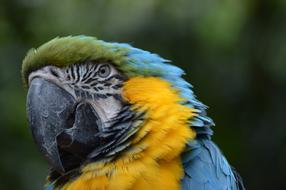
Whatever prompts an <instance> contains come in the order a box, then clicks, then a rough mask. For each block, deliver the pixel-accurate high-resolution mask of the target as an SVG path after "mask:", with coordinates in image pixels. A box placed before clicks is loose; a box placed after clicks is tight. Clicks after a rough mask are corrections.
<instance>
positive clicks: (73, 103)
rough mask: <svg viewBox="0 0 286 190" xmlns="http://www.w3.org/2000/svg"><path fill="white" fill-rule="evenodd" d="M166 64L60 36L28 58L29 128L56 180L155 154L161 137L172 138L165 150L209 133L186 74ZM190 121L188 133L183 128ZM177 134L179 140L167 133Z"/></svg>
mask: <svg viewBox="0 0 286 190" xmlns="http://www.w3.org/2000/svg"><path fill="white" fill-rule="evenodd" d="M168 62H169V61H168V60H165V59H163V58H161V57H159V56H158V55H156V54H152V53H150V52H147V51H143V50H140V49H137V48H134V47H132V46H130V45H128V44H123V43H108V42H104V41H101V40H98V39H96V38H94V37H87V36H68V37H62V38H55V39H53V40H51V41H49V42H47V43H46V44H44V45H42V46H40V47H39V48H37V49H32V50H30V51H29V52H28V54H27V56H26V57H25V59H24V61H23V67H22V76H23V80H24V83H25V85H26V86H27V88H28V95H27V112H28V118H29V125H30V129H31V131H32V135H33V137H34V139H35V142H36V144H37V145H38V147H39V149H40V150H41V152H42V153H43V155H44V156H45V158H46V159H47V160H48V162H49V164H50V165H51V167H52V170H53V172H54V174H55V176H59V175H63V174H66V173H69V172H71V171H73V170H75V169H77V168H81V167H82V166H84V165H88V164H89V163H93V162H96V161H104V162H110V161H112V160H115V159H116V158H118V157H120V156H121V155H123V154H127V153H130V152H132V153H136V152H140V151H143V150H148V151H149V152H148V153H149V154H152V150H151V149H150V147H151V148H152V146H159V145H158V143H161V145H160V146H161V147H163V146H164V142H163V137H164V136H170V139H169V140H167V141H166V143H169V144H168V145H166V147H167V146H168V147H169V148H170V149H172V148H173V147H172V146H174V147H176V146H177V145H176V143H177V142H180V141H182V144H185V143H187V140H188V139H189V138H194V136H195V135H205V136H208V135H210V134H211V130H210V129H209V126H210V125H212V121H211V119H209V118H208V117H207V116H206V113H205V109H206V106H204V105H203V104H202V103H201V102H199V101H198V100H197V99H196V98H195V96H194V94H193V92H192V89H191V85H190V84H189V83H187V82H186V81H185V80H184V79H183V78H182V75H183V74H184V72H183V71H182V70H181V69H180V68H178V67H176V66H173V65H170V64H169V63H168ZM161 121H165V122H166V123H168V125H169V126H170V127H164V126H167V125H163V124H162V123H161ZM186 123H187V124H188V126H191V127H188V129H183V127H181V128H180V124H181V125H185V124H186ZM162 125H163V126H162ZM175 126H176V127H175ZM175 133H178V134H179V133H180V134H181V136H178V138H177V137H176V136H174V135H173V136H171V135H170V134H175ZM151 138H152V139H153V140H150V139H151ZM174 138H175V141H176V142H175V141H174V140H173V141H174V143H173V144H174V145H173V144H171V145H170V143H171V142H172V139H174ZM148 139H149V141H148ZM147 141H148V143H146V142H147ZM139 145H140V146H139ZM148 148H149V149H148ZM178 149H179V150H178V151H182V149H183V146H182V147H179V148H178ZM172 151H175V148H174V149H173V150H172ZM154 152H155V151H154ZM156 154H159V153H158V151H157V153H156ZM160 154H161V156H163V155H164V156H165V157H167V156H166V155H167V154H166V152H165V153H164V151H161V153H160Z"/></svg>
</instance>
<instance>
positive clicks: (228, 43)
mask: <svg viewBox="0 0 286 190" xmlns="http://www.w3.org/2000/svg"><path fill="white" fill-rule="evenodd" d="M75 34H86V35H92V36H97V37H98V38H100V39H104V40H106V41H118V42H128V43H131V44H132V45H134V46H136V47H139V48H143V49H146V50H150V51H153V52H156V53H158V54H160V55H162V56H163V57H165V58H167V59H170V60H173V62H174V64H176V65H178V66H181V67H182V68H184V69H185V70H186V72H187V75H186V78H187V79H188V80H189V81H190V82H191V83H192V84H193V85H194V86H195V92H196V94H197V95H198V97H199V99H200V100H202V101H203V102H204V103H205V104H207V105H209V106H210V109H209V110H208V113H209V115H210V116H211V117H212V118H213V119H214V121H215V122H216V127H215V128H214V130H215V136H214V140H215V141H216V142H217V143H218V144H219V146H220V147H221V149H222V150H223V152H224V153H225V155H226V157H227V158H228V159H229V161H230V162H231V163H232V165H234V166H235V167H236V168H237V170H238V171H239V172H240V174H241V175H242V176H243V178H244V181H245V185H246V186H247V188H248V189H253V190H256V189H257V190H258V189H259V190H262V189H285V179H286V126H285V123H286V121H285V120H286V111H285V107H284V106H285V105H286V88H285V87H286V1H285V0H141V1H138V0H137V1H136V0H97V1H87V0H61V1H57V0H49V1H48V0H0V106H1V111H0V126H1V127H0V189H1V190H5V189H9V190H19V189H20V190H39V189H41V187H42V185H43V183H44V179H45V176H46V174H47V172H48V169H47V168H48V167H47V165H46V163H45V161H44V160H43V159H42V157H41V156H40V154H39V152H38V151H37V149H36V147H35V145H34V143H33V140H32V138H31V134H30V132H29V130H28V127H27V119H26V113H25V97H26V90H25V89H24V88H23V87H22V83H21V77H20V70H21V61H22V59H23V57H24V56H25V53H26V52H27V50H28V49H29V48H31V47H37V46H39V45H40V44H42V43H44V42H46V41H48V40H50V39H52V38H54V37H55V36H65V35H75ZM283 182H284V183H283Z"/></svg>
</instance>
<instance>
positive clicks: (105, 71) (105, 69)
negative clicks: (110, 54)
mask: <svg viewBox="0 0 286 190" xmlns="http://www.w3.org/2000/svg"><path fill="white" fill-rule="evenodd" d="M110 73H111V68H110V66H109V65H107V64H105V65H102V66H100V67H99V69H98V76H100V77H102V78H106V77H108V76H109V75H110Z"/></svg>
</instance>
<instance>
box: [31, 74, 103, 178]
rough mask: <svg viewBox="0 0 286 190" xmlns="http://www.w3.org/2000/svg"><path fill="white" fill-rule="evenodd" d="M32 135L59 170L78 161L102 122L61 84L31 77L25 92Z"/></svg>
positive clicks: (93, 142) (93, 143) (92, 143)
mask: <svg viewBox="0 0 286 190" xmlns="http://www.w3.org/2000/svg"><path fill="white" fill-rule="evenodd" d="M27 112H28V118H29V125H30V129H31V131H32V135H33V138H34V139H35V141H36V143H37V145H38V146H39V148H40V150H41V152H42V153H43V154H44V156H45V158H46V159H47V160H48V162H49V164H50V165H51V166H52V167H53V169H55V170H56V171H58V172H60V173H65V172H66V171H67V170H69V169H70V168H72V167H74V166H76V165H78V164H79V162H80V161H82V160H83V157H84V156H86V155H87V154H88V153H89V152H90V151H91V150H92V148H94V146H97V145H98V144H99V143H100V139H98V137H96V135H95V134H96V133H98V132H99V127H100V126H101V125H102V124H101V122H100V118H99V117H98V115H97V113H96V112H95V110H94V109H93V108H92V106H91V105H90V104H89V103H86V102H80V103H78V102H77V101H76V99H75V98H74V97H73V96H72V95H71V94H70V93H68V92H67V91H66V90H64V89H63V88H61V87H59V86H57V85H56V84H54V83H52V82H50V81H47V80H45V79H43V78H34V79H33V80H32V81H31V83H30V87H29V91H28V96H27Z"/></svg>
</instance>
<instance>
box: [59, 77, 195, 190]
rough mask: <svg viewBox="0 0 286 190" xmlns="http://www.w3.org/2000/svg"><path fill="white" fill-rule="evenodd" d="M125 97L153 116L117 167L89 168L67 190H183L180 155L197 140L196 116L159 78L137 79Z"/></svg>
mask: <svg viewBox="0 0 286 190" xmlns="http://www.w3.org/2000/svg"><path fill="white" fill-rule="evenodd" d="M123 96H124V98H125V99H126V100H127V101H128V102H129V103H131V104H133V105H134V109H136V110H138V109H139V110H142V111H145V112H146V114H147V115H146V121H145V122H144V124H143V125H142V127H141V129H140V131H139V132H138V133H137V134H136V137H135V138H134V139H133V141H132V146H131V148H130V149H128V150H127V151H125V152H124V153H122V155H121V156H120V158H118V159H116V160H115V161H113V162H111V163H105V162H96V163H91V164H89V165H87V166H85V167H84V168H83V169H82V175H81V176H79V177H78V178H76V179H75V180H74V181H71V182H69V183H67V184H66V185H65V186H63V187H62V188H61V190H127V189H132V190H146V189H151V188H153V189H162V190H163V189H164V190H169V189H170V190H176V189H177V190H178V189H180V179H181V177H182V175H183V169H182V166H181V160H180V154H181V153H182V151H183V150H184V147H185V145H186V143H187V141H188V140H190V139H194V138H195V132H194V131H193V130H192V129H191V128H190V127H189V124H188V120H189V119H190V118H192V117H194V116H195V115H196V110H194V109H191V108H188V107H186V106H183V105H181V104H180V102H182V101H183V99H182V98H180V96H179V94H178V92H177V91H176V90H175V89H174V88H172V87H171V86H170V84H169V83H168V82H166V81H164V80H162V79H160V78H155V77H135V78H131V79H130V80H128V81H127V82H126V83H125V85H124V87H123Z"/></svg>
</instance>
